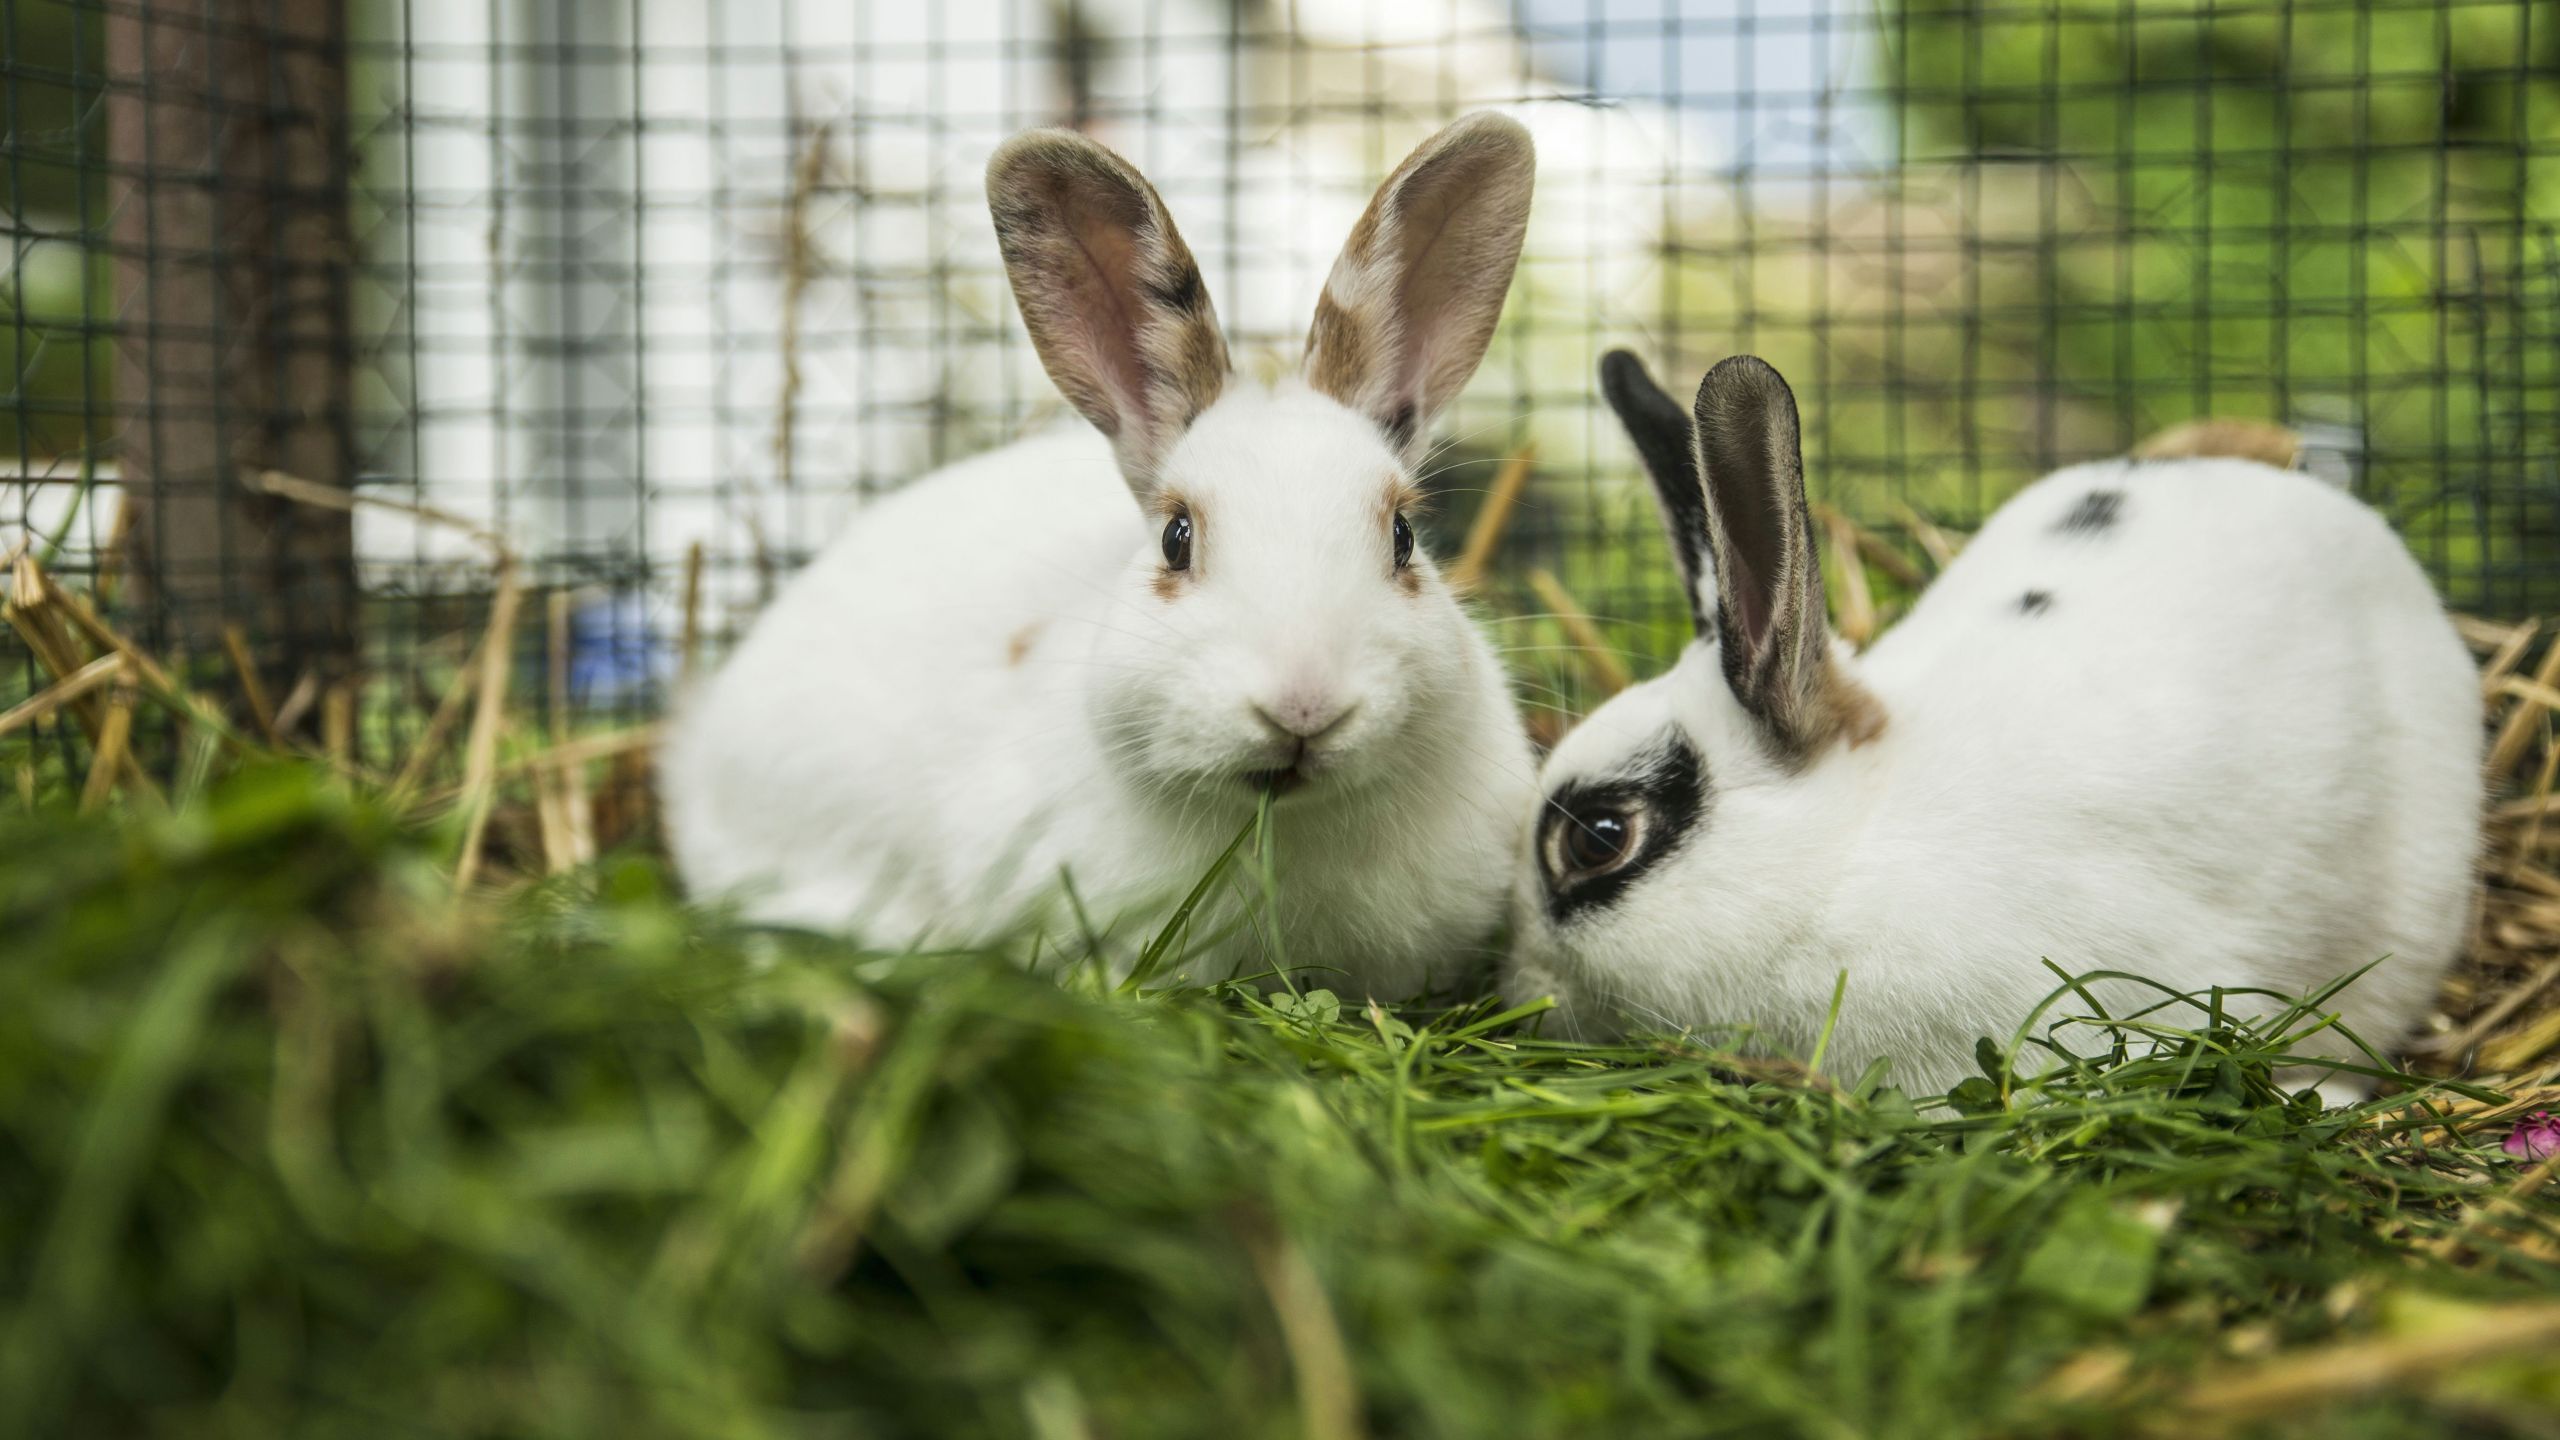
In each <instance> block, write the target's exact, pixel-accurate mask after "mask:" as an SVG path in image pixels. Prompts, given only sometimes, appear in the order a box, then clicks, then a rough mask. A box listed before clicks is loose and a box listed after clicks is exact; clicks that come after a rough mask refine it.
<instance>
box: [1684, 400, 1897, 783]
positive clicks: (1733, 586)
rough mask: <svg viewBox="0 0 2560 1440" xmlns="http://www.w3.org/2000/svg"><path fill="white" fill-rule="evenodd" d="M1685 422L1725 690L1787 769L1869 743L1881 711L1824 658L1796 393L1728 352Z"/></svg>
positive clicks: (1827, 636) (1827, 648)
mask: <svg viewBox="0 0 2560 1440" xmlns="http://www.w3.org/2000/svg"><path fill="white" fill-rule="evenodd" d="M1691 418H1692V419H1693V420H1694V421H1695V422H1696V424H1697V461H1698V473H1699V475H1700V476H1701V477H1702V478H1703V479H1704V480H1705V482H1706V484H1705V491H1704V493H1705V495H1706V497H1707V529H1708V536H1709V540H1710V551H1709V553H1710V554H1712V555H1713V557H1714V563H1715V575H1716V622H1717V629H1718V631H1719V632H1720V634H1721V636H1722V657H1721V658H1722V661H1723V665H1724V678H1725V683H1726V684H1727V685H1729V686H1731V687H1732V689H1733V695H1734V698H1735V699H1736V700H1739V701H1740V702H1741V703H1742V708H1743V709H1745V710H1748V711H1749V712H1751V714H1752V716H1753V717H1754V718H1755V719H1757V720H1758V721H1759V722H1760V724H1761V728H1762V730H1763V732H1764V733H1765V734H1766V735H1767V736H1768V738H1769V740H1770V742H1771V744H1772V746H1773V748H1775V749H1776V750H1777V752H1778V753H1779V754H1780V755H1781V756H1783V757H1784V758H1786V759H1787V760H1788V761H1789V762H1790V763H1792V764H1797V765H1801V764H1804V763H1807V762H1809V761H1810V760H1812V759H1813V758H1814V757H1815V756H1817V755H1819V754H1821V753H1822V752H1823V751H1824V750H1825V749H1827V748H1829V746H1830V745H1831V742H1832V741H1834V740H1836V739H1840V738H1843V737H1846V738H1847V739H1848V740H1849V742H1850V743H1851V744H1858V743H1861V742H1863V741H1865V740H1868V739H1870V738H1872V737H1873V736H1874V735H1875V734H1876V733H1877V732H1879V731H1880V730H1882V729H1883V728H1884V711H1883V709H1882V707H1880V706H1879V705H1878V704H1877V703H1876V701H1875V698H1874V697H1873V696H1871V695H1869V694H1868V693H1867V692H1866V691H1865V690H1863V689H1861V688H1860V687H1859V686H1858V684H1857V682H1856V681H1854V680H1852V679H1851V678H1849V676H1848V675H1846V674H1845V673H1843V672H1842V670H1841V668H1840V667H1839V666H1838V665H1836V664H1834V663H1833V662H1832V658H1831V630H1830V626H1829V625H1828V623H1826V620H1825V616H1824V612H1823V599H1822V557H1821V554H1820V552H1819V551H1818V550H1817V549H1816V548H1815V545H1814V538H1813V516H1812V513H1811V511H1810V509H1809V508H1808V507H1807V505H1806V503H1805V493H1804V448H1803V439H1802V435H1801V432H1800V430H1799V427H1798V423H1797V420H1796V397H1795V393H1794V392H1793V391H1791V390H1789V389H1788V388H1787V382H1786V381H1785V380H1783V379H1781V378H1780V377H1779V375H1778V372H1777V371H1775V370H1773V369H1771V368H1769V365H1768V363H1767V362H1766V361H1763V360H1760V359H1758V358H1757V357H1754V356H1750V355H1736V356H1733V357H1732V358H1730V359H1728V360H1725V361H1723V362H1721V363H1720V364H1718V365H1717V366H1716V368H1714V369H1713V370H1710V371H1708V372H1707V378H1706V379H1704V380H1702V381H1700V382H1699V383H1698V403H1697V405H1696V407H1695V409H1694V410H1693V412H1692V415H1691Z"/></svg>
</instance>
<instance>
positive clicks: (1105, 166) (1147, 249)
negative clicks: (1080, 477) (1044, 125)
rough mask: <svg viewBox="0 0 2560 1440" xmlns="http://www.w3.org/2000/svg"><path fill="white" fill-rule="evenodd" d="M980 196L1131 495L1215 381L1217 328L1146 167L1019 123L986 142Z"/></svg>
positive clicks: (1074, 396)
mask: <svg viewBox="0 0 2560 1440" xmlns="http://www.w3.org/2000/svg"><path fill="white" fill-rule="evenodd" d="M987 204H988V210H989V212H990V213H991V214H992V215H993V217H994V219H995V227H996V242H997V245H998V247H999V248H1000V249H1001V250H1002V251H1003V254H1004V266H1005V275H1006V278H1007V279H1008V280H1009V281H1010V282H1011V284H1012V286H1013V293H1014V299H1015V302H1016V303H1017V304H1019V305H1020V306H1021V308H1022V320H1023V325H1024V327H1025V328H1026V329H1027V330H1029V332H1030V334H1031V343H1032V347H1033V348H1034V349H1035V350H1037V351H1038V352H1039V354H1040V363H1041V365H1042V367H1043V368H1045V369H1046V370H1047V371H1048V372H1049V377H1050V379H1051V380H1052V381H1054V382H1055V383H1056V384H1057V387H1058V390H1059V393H1061V394H1063V395H1065V396H1066V398H1067V400H1068V402H1069V403H1070V404H1072V405H1074V406H1075V407H1076V409H1077V410H1078V411H1080V412H1082V414H1083V415H1084V417H1085V418H1086V419H1087V420H1090V421H1091V422H1093V425H1094V427H1095V428H1096V429H1098V430H1100V431H1101V432H1102V433H1103V434H1105V435H1107V436H1109V437H1111V441H1112V446H1113V449H1114V450H1115V452H1116V453H1117V455H1118V458H1119V461H1120V468H1121V471H1122V473H1123V474H1124V475H1125V476H1127V478H1128V480H1129V484H1130V486H1131V488H1132V489H1133V490H1136V491H1137V492H1138V493H1139V494H1140V495H1141V496H1142V497H1143V496H1144V494H1145V493H1146V491H1147V489H1148V488H1149V487H1150V486H1151V484H1152V483H1153V477H1154V475H1155V473H1156V469H1157V467H1158V465H1160V464H1161V463H1162V461H1163V459H1164V457H1165V454H1166V453H1167V452H1168V451H1170V450H1171V449H1172V448H1173V445H1174V442H1175V441H1176V440H1178V439H1180V438H1181V436H1182V432H1183V431H1184V430H1186V429H1188V428H1189V427H1190V424H1191V422H1192V421H1193V420H1194V419H1196V418H1197V417H1198V416H1199V414H1200V412H1201V411H1203V410H1205V409H1207V408H1208V407H1209V406H1210V405H1211V404H1212V403H1214V402H1215V401H1216V400H1217V398H1218V396H1219V394H1220V393H1221V391H1222V390H1223V389H1224V388H1225V385H1226V380H1227V373H1228V360H1227V345H1226V340H1225V337H1224V336H1222V335H1221V334H1220V333H1219V330H1218V317H1217V313H1216V311H1215V309H1214V308H1213V307H1212V306H1211V305H1210V303H1209V291H1208V287H1207V286H1206V284H1204V283H1203V282H1202V280H1201V278H1200V266H1199V264H1198V262H1196V261H1195V260H1193V259H1192V256H1191V251H1190V248H1189V247H1188V246H1186V245H1185V244H1184V243H1183V240H1182V234H1181V232H1180V231H1178V230H1176V229H1175V228H1174V224H1173V217H1172V216H1171V215H1170V214H1169V213H1167V212H1166V210H1165V206H1164V200H1163V198H1162V197H1161V196H1159V195H1157V194H1156V191H1155V187H1154V186H1152V185H1150V184H1148V183H1147V179H1146V177H1145V176H1143V175H1141V174H1139V173H1138V170H1137V168H1136V167H1135V166H1133V165H1131V164H1130V163H1129V162H1128V161H1126V160H1124V159H1122V158H1121V157H1120V156H1118V155H1116V154H1113V153H1112V152H1111V151H1110V150H1108V149H1106V148H1104V147H1103V146H1101V145H1099V144H1097V143H1095V142H1094V141H1092V140H1089V139H1087V138H1085V137H1084V136H1082V135H1078V134H1076V133H1074V132H1072V131H1066V130H1032V131H1026V132H1024V133H1023V134H1020V135H1016V136H1015V137H1013V138H1012V139H1011V140H1008V141H1006V142H1005V143H1004V144H1003V145H1002V146H1000V147H999V148H998V149H997V150H996V153H995V155H994V156H993V158H991V159H990V160H989V161H988V162H987Z"/></svg>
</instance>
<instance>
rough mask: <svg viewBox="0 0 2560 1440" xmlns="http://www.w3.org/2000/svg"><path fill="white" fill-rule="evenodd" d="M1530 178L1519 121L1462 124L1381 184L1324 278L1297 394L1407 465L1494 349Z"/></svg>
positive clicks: (1532, 161)
mask: <svg viewBox="0 0 2560 1440" xmlns="http://www.w3.org/2000/svg"><path fill="white" fill-rule="evenodd" d="M1536 170H1537V158H1536V151H1535V147H1534V146H1533V145H1532V144H1531V142H1530V139H1529V132H1528V131H1527V130H1526V129H1524V128H1523V127H1522V126H1521V125H1520V123H1519V122H1518V121H1516V120H1512V119H1510V118H1509V117H1507V116H1503V115H1497V114H1494V113H1492V112H1490V111H1482V112H1478V113H1477V114H1473V115H1468V116H1465V117H1463V118H1461V119H1459V120H1458V121H1456V122H1455V123H1453V124H1451V125H1450V126H1449V127H1448V128H1446V129H1444V130H1442V131H1441V132H1440V133H1438V134H1437V135H1434V136H1432V137H1431V138H1430V139H1428V140H1425V141H1423V142H1422V144H1421V145H1419V146H1417V147H1415V149H1414V152H1413V153H1412V154H1411V155H1408V156H1406V157H1405V160H1404V163H1403V164H1401V165H1399V166H1397V167H1396V170H1395V173H1394V174H1392V175H1389V176H1388V177H1387V178H1386V180H1385V182H1384V183H1382V184H1381V185H1379V187H1378V192H1377V194H1376V195H1375V196H1374V197H1372V198H1371V200H1370V202H1369V208H1368V210H1367V211H1366V212H1365V213H1364V214H1362V215H1361V217H1360V221H1359V223H1358V224H1356V225H1354V226H1353V227H1352V229H1351V237H1350V239H1349V240H1347V241H1345V242H1344V244H1343V247H1342V253H1341V254H1340V255H1338V256H1337V257H1335V259H1334V262H1333V269H1332V271H1331V273H1329V274H1328V275H1327V276H1326V277H1325V285H1324V293H1323V295H1322V296H1321V297H1320V298H1319V299H1318V300H1317V302H1316V314H1315V319H1314V321H1313V323H1312V324H1311V325H1310V326H1309V327H1308V331H1307V355H1306V363H1305V366H1304V374H1305V376H1306V380H1307V383H1308V384H1309V385H1310V386H1311V387H1313V388H1314V389H1315V390H1317V391H1319V392H1320V393H1323V394H1326V395H1330V396H1332V397H1333V398H1334V399H1336V400H1339V401H1341V402H1342V403H1343V404H1345V405H1348V406H1350V407H1351V408H1352V409H1354V410H1358V411H1360V412H1361V413H1363V414H1365V415H1367V416H1369V417H1370V418H1371V419H1372V420H1374V421H1375V422H1376V423H1377V425H1378V428H1379V431H1380V433H1382V434H1383V435H1385V436H1386V438H1387V441H1388V443H1389V444H1390V445H1391V446H1393V447H1394V448H1395V449H1396V450H1397V451H1398V452H1399V453H1400V454H1402V455H1403V456H1405V458H1406V459H1407V461H1408V462H1411V461H1414V460H1416V459H1418V458H1419V450H1420V445H1421V440H1422V435H1423V433H1424V431H1426V430H1427V429H1428V428H1429V426H1430V423H1431V419H1432V417H1433V416H1434V415H1436V414H1438V413H1439V412H1440V411H1441V410H1442V409H1443V408H1444V407H1446V406H1447V405H1448V403H1449V402H1450V401H1451V400H1454V399H1456V398H1457V394H1458V391H1459V390H1460V389H1461V388H1462V387H1464V386H1465V384H1466V383H1467V380H1468V377H1470V376H1472V375H1474V374H1475V370H1476V366H1477V364H1478V363H1479V362H1481V361H1482V360H1483V359H1484V352H1485V347H1486V346H1488V345H1489V344H1491V343H1492V340H1493V330H1494V325H1495V323H1496V322H1497V321H1498V320H1500V319H1501V317H1502V302H1503V298H1504V297H1505V296H1506V295H1508V294H1509V293H1510V289H1511V275H1512V272H1513V270H1514V269H1516V268H1517V266H1518V265H1519V261H1520V247H1521V243H1522V241H1523V240H1524V238H1525V237H1526V236H1527V234H1528V228H1529V194H1530V190H1531V187H1532V185H1533V183H1534V181H1535V176H1536Z"/></svg>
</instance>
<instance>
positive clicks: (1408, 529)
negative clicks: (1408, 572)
mask: <svg viewBox="0 0 2560 1440" xmlns="http://www.w3.org/2000/svg"><path fill="white" fill-rule="evenodd" d="M1412 563H1413V527H1412V526H1411V525H1408V524H1406V523H1405V518H1404V512H1403V511H1401V510H1399V511H1397V512H1396V568H1397V569H1399V570H1401V569H1403V568H1404V567H1405V566H1407V565H1410V564H1412Z"/></svg>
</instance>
